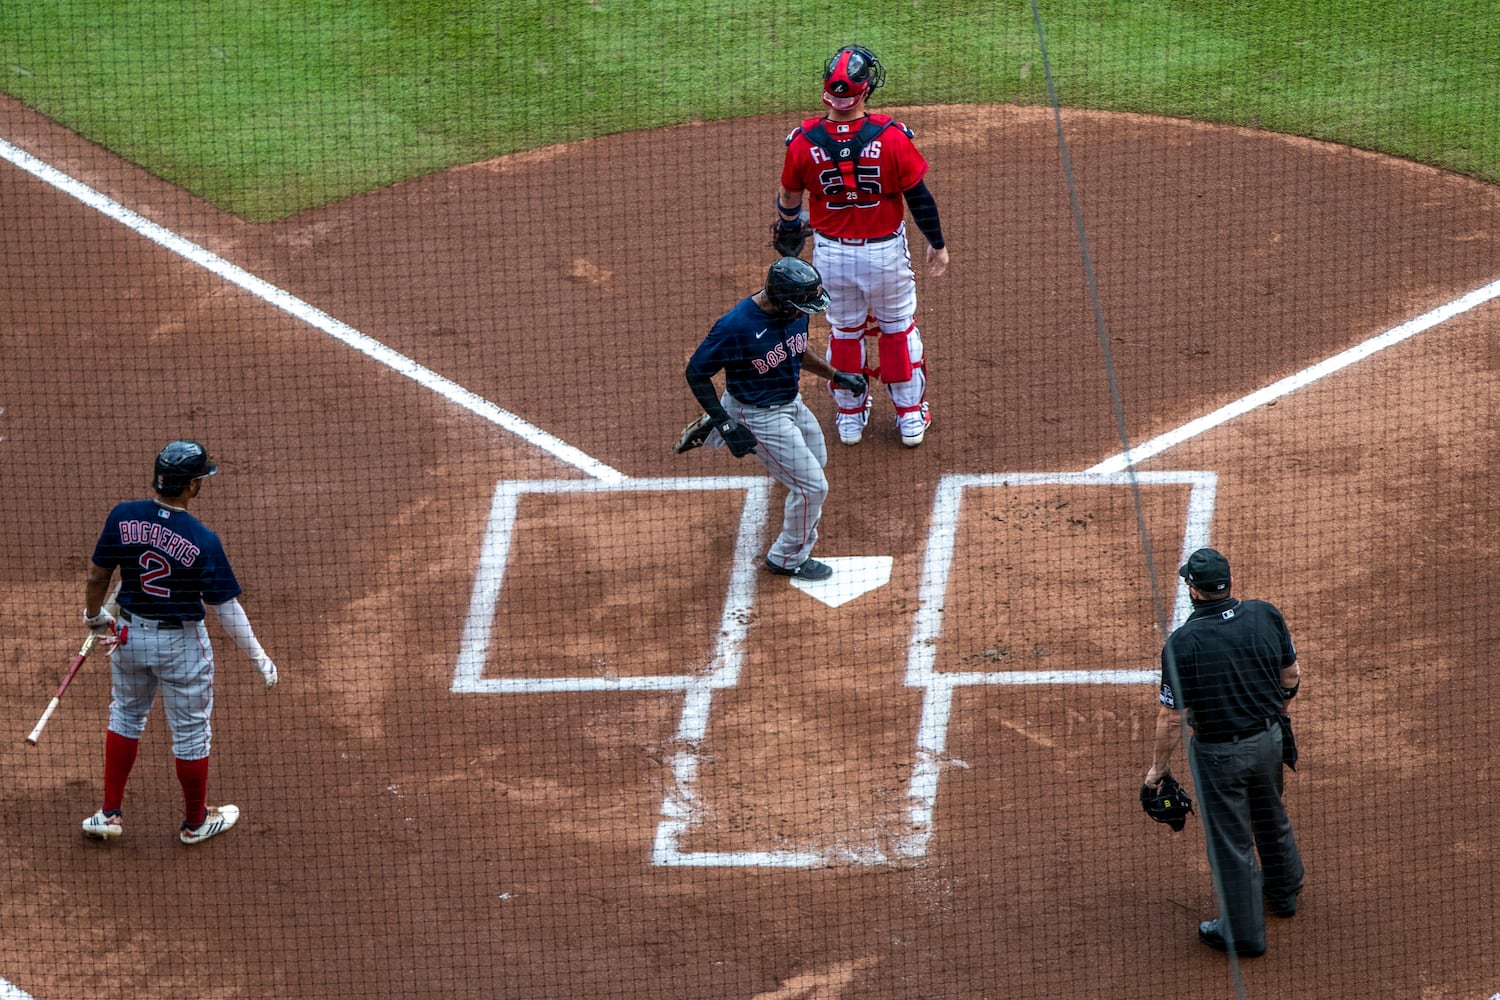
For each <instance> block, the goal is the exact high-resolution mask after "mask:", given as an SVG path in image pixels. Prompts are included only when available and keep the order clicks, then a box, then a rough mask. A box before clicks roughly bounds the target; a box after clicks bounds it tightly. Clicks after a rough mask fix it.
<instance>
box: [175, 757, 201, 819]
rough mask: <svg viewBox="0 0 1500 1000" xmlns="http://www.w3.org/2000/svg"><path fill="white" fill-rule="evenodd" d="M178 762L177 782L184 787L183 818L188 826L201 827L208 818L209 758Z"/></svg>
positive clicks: (177, 759)
mask: <svg viewBox="0 0 1500 1000" xmlns="http://www.w3.org/2000/svg"><path fill="white" fill-rule="evenodd" d="M175 760H176V762H177V782H178V784H180V785H182V818H183V820H184V821H185V822H186V823H187V825H188V826H201V825H202V824H203V821H204V820H205V819H207V818H208V758H207V757H200V758H198V759H197V760H183V759H181V758H180V757H179V758H175Z"/></svg>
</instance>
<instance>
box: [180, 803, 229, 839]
mask: <svg viewBox="0 0 1500 1000" xmlns="http://www.w3.org/2000/svg"><path fill="white" fill-rule="evenodd" d="M239 821H240V807H239V806H209V807H208V815H206V816H204V817H203V822H202V823H199V824H198V825H197V826H184V827H183V828H182V830H181V831H179V832H178V834H177V839H178V840H181V841H182V842H183V843H184V844H201V843H202V842H203V841H205V840H207V839H208V838H209V837H214V836H217V835H219V834H221V833H223V832H224V831H225V830H227V829H229V828H230V827H231V826H234V824H236V823H238V822H239Z"/></svg>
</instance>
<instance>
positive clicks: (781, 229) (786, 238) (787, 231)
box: [771, 218, 813, 257]
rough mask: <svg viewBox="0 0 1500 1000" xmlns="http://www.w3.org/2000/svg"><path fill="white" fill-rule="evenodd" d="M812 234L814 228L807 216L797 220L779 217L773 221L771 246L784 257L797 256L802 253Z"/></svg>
mask: <svg viewBox="0 0 1500 1000" xmlns="http://www.w3.org/2000/svg"><path fill="white" fill-rule="evenodd" d="M812 234H813V228H812V226H810V225H808V224H807V220H806V219H805V218H802V219H798V220H796V221H795V222H788V221H786V220H785V219H777V220H775V221H773V222H772V223H771V246H773V247H775V248H776V252H777V253H779V254H781V256H783V257H796V256H798V255H800V254H801V253H802V248H803V247H804V246H805V245H806V244H807V238H808V237H809V236H811V235H812Z"/></svg>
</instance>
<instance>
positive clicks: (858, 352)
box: [828, 330, 865, 375]
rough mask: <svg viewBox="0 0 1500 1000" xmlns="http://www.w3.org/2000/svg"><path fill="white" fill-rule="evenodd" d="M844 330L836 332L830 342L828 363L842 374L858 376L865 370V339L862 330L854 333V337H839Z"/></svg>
mask: <svg viewBox="0 0 1500 1000" xmlns="http://www.w3.org/2000/svg"><path fill="white" fill-rule="evenodd" d="M845 333H846V331H844V330H835V331H834V332H833V337H832V339H830V340H829V341H828V363H829V364H830V365H832V366H833V367H834V368H836V369H838V370H839V371H841V372H848V373H849V374H850V375H858V374H860V373H861V372H863V371H864V368H865V338H864V336H863V331H862V330H855V331H853V333H854V336H853V337H849V336H848V335H847V334H846V335H845V336H842V337H841V336H839V335H840V334H845Z"/></svg>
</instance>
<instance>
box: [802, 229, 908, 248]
mask: <svg viewBox="0 0 1500 1000" xmlns="http://www.w3.org/2000/svg"><path fill="white" fill-rule="evenodd" d="M818 235H819V236H821V237H823V238H824V239H825V240H832V241H833V242H835V243H842V244H844V246H846V247H862V246H864V245H865V244H866V243H885V242H887V241H889V240H893V239H895V238H896V237H897V236H900V235H901V232H900V230H897V231H896V232H894V233H891V234H890V235H888V236H871V237H870V238H869V239H864V240H851V239H849V238H848V237H845V236H829V235H828V234H827V233H819V234H818Z"/></svg>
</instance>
